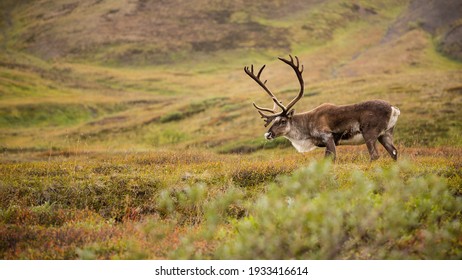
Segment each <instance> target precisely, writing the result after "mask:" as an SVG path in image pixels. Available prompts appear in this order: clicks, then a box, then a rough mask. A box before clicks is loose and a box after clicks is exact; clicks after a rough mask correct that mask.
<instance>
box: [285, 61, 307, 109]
mask: <svg viewBox="0 0 462 280" xmlns="http://www.w3.org/2000/svg"><path fill="white" fill-rule="evenodd" d="M289 57H290V61H289V60H287V59H285V58H282V57H279V60H281V61H282V62H284V63H286V64H287V65H289V66H290V67H292V69H294V71H295V74H296V75H297V79H298V82H299V83H300V91H299V93H298V95H297V96H296V97H295V98H294V99H292V101H290V102H289V104H288V105H287V107H286V108H287V110H290V109H291V108H292V107H293V106H294V105H295V103H297V102H298V101H299V100H300V98H302V97H303V92H304V90H305V84H304V81H303V76H302V73H303V70H304V69H303V65H302V66H301V68H300V61H299V59H298V57H297V56H295V60H296V64H295V63H294V59H293V57H292V55H290V54H289Z"/></svg>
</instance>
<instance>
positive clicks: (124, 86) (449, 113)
mask: <svg viewBox="0 0 462 280" xmlns="http://www.w3.org/2000/svg"><path fill="white" fill-rule="evenodd" d="M449 2H450V1H449ZM415 3H417V2H415V1H414V2H412V3H411V4H410V5H408V4H409V3H408V2H406V1H404V2H403V1H401V0H399V1H398V0H392V1H390V0H362V1H357V2H355V3H347V2H345V1H342V0H328V1H314V0H313V1H301V0H300V1H298V0H297V1H290V4H281V2H280V1H277V0H271V1H252V2H248V1H224V2H222V3H219V4H217V2H216V1H208V0H193V1H187V2H185V1H179V0H178V1H153V0H152V1H150V0H144V1H134V0H126V1H109V0H98V1H84V2H82V1H70V0H66V1H51V0H47V1H46V0H39V1H29V0H22V1H13V0H5V1H2V2H1V3H0V7H1V8H2V12H1V13H0V17H1V18H0V19H1V20H0V26H1V32H0V40H1V41H0V48H1V52H0V147H3V148H4V149H5V150H7V151H18V150H22V149H25V150H50V149H52V150H70V149H80V148H82V147H83V148H85V149H93V150H94V149H103V150H106V149H109V150H114V149H116V150H117V149H122V150H126V149H135V150H136V149H140V150H144V149H171V148H174V149H179V148H182V149H192V148H194V149H213V150H214V151H217V152H221V153H236V152H237V153H239V152H254V151H257V150H259V149H273V148H285V147H288V146H289V145H290V143H288V142H287V141H285V140H283V139H282V140H280V141H276V142H271V143H267V142H266V141H264V139H263V138H262V137H261V135H262V134H263V132H264V127H263V126H262V122H261V120H260V119H259V116H258V114H257V113H256V111H255V110H254V108H253V107H252V105H251V104H252V101H256V102H257V103H259V104H262V105H264V106H269V104H270V102H271V100H269V98H268V97H267V96H266V95H265V94H264V93H263V92H262V91H261V89H260V88H259V87H258V86H257V85H256V84H255V83H254V82H253V81H251V80H250V79H249V78H248V77H247V76H246V75H245V74H244V73H243V71H242V68H243V66H244V65H249V64H254V65H263V64H266V65H267V68H266V69H265V72H264V73H263V75H264V77H265V79H268V86H269V87H270V88H271V89H272V90H274V92H275V93H276V94H277V96H278V97H279V98H280V99H281V100H283V101H285V102H287V101H288V100H290V99H292V98H293V96H294V94H295V93H296V92H297V83H296V79H295V77H294V75H293V73H292V72H291V71H290V69H289V68H288V67H287V66H286V65H284V64H282V63H280V62H279V61H278V60H277V59H276V57H277V56H287V55H288V54H289V53H292V54H296V55H298V56H299V58H300V60H301V61H302V63H303V64H304V65H305V72H304V79H305V85H306V94H305V97H304V98H303V99H302V100H300V102H299V103H298V104H297V105H296V110H297V112H301V111H305V110H308V109H311V108H313V107H315V106H317V105H319V104H321V103H323V102H333V103H337V104H345V103H353V102H358V101H363V100H366V99H375V98H380V99H386V100H388V101H390V102H391V103H393V104H394V105H396V106H398V107H400V109H401V112H402V115H401V117H400V120H399V122H398V126H397V131H396V135H397V136H396V137H397V142H398V143H399V144H403V145H409V146H411V145H412V146H414V145H425V146H435V145H436V146H447V145H449V146H451V145H456V146H460V145H462V137H461V135H462V133H461V131H462V121H460V120H461V119H462V115H461V114H462V111H461V110H459V109H458V108H460V106H462V95H461V94H460V93H461V89H462V71H461V69H462V65H461V63H460V62H458V61H455V60H453V59H450V58H448V57H447V56H446V55H441V53H440V52H438V49H437V47H436V46H435V41H436V42H438V40H440V39H441V38H443V37H441V35H440V34H443V33H439V32H440V31H439V30H443V29H439V28H438V27H434V28H435V30H436V33H433V31H431V30H430V29H428V30H427V29H426V28H423V27H422V26H419V25H412V24H410V23H412V20H410V17H411V16H410V15H414V14H415V15H417V14H418V15H419V16H421V17H423V16H427V15H430V14H431V13H424V12H422V11H421V10H418V9H415V12H413V11H414V10H413V7H415V5H417V4H415ZM451 3H452V2H451ZM434 5H436V4H434ZM417 6H418V5H417ZM419 7H420V6H419ZM405 18H407V19H408V20H407V21H406V20H404V19H405ZM459 21H460V19H459ZM459 21H458V20H457V19H456V20H455V22H456V23H457V22H459ZM404 22H407V23H404ZM398 26H407V27H409V28H405V29H403V30H402V31H399V30H400V29H399V28H398ZM435 26H436V25H435ZM442 26H446V25H442ZM451 26H453V25H451ZM444 30H446V29H444ZM444 30H443V31H444ZM451 34H452V33H451ZM451 36H452V35H451ZM451 38H452V37H451Z"/></svg>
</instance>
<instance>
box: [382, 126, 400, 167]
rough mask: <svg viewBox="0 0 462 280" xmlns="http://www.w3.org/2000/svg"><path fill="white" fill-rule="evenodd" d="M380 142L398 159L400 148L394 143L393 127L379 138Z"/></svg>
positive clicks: (394, 158) (392, 156)
mask: <svg viewBox="0 0 462 280" xmlns="http://www.w3.org/2000/svg"><path fill="white" fill-rule="evenodd" d="M378 140H379V142H380V144H382V146H383V147H384V148H385V150H387V152H388V153H389V154H390V156H391V158H392V159H393V160H397V159H398V150H397V149H396V147H395V146H394V145H393V127H392V128H390V129H389V130H387V131H386V132H385V133H384V134H383V135H381V136H379V138H378Z"/></svg>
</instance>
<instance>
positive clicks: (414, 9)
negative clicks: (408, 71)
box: [384, 0, 462, 60]
mask: <svg viewBox="0 0 462 280" xmlns="http://www.w3.org/2000/svg"><path fill="white" fill-rule="evenodd" d="M416 28H421V29H423V30H425V31H427V32H429V33H430V34H432V35H433V36H435V37H437V41H438V48H439V50H440V51H441V52H442V53H444V54H446V55H448V56H451V57H454V58H457V59H459V60H462V1H459V0H412V1H411V3H410V5H409V7H408V8H407V10H406V11H405V12H404V13H403V14H401V15H400V17H399V18H398V19H397V20H396V21H395V22H394V23H393V24H392V25H391V26H390V29H389V31H388V33H387V35H386V36H385V38H384V40H386V41H387V40H391V39H394V38H397V37H399V36H402V35H403V34H405V33H406V32H408V31H410V30H412V29H416Z"/></svg>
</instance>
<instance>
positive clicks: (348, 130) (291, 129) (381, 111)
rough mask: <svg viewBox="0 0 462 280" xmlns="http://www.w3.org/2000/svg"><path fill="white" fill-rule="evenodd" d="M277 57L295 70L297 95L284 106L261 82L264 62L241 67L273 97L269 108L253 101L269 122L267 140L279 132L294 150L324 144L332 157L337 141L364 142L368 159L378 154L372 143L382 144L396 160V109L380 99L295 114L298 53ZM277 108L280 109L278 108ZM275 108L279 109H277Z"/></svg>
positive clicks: (302, 88)
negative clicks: (394, 134) (256, 71)
mask: <svg viewBox="0 0 462 280" xmlns="http://www.w3.org/2000/svg"><path fill="white" fill-rule="evenodd" d="M289 57H290V60H288V59H284V58H281V57H279V60H281V61H282V62H284V63H286V64H287V65H289V66H290V67H292V69H293V70H294V71H295V74H296V75H297V79H298V82H299V83H300V91H299V93H298V95H297V96H296V97H295V98H294V99H292V101H290V102H289V103H288V105H287V106H284V105H283V104H282V102H281V101H279V100H278V99H277V98H276V96H275V95H274V94H273V93H271V91H270V90H269V89H268V88H267V87H266V81H264V82H262V80H261V79H260V76H261V74H262V72H263V69H265V66H266V65H263V67H261V68H260V70H259V71H258V73H257V74H255V72H254V69H253V65H251V67H250V68H249V67H244V71H245V73H247V75H249V76H250V78H252V79H253V80H254V81H255V82H257V84H258V85H260V87H262V88H263V89H264V90H265V91H266V93H267V94H268V95H269V96H270V97H271V99H272V100H273V103H274V106H273V108H272V109H269V108H263V107H260V106H258V105H257V104H255V103H253V106H254V107H255V108H256V109H257V110H258V113H259V114H260V116H261V118H263V119H264V121H265V127H267V126H268V125H269V124H271V123H272V122H274V123H273V125H272V126H271V127H270V128H269V130H268V132H266V133H265V138H266V139H267V140H272V139H274V138H276V137H280V136H283V137H285V138H287V139H289V141H290V142H291V143H292V145H293V146H294V147H295V149H297V151H298V152H301V153H303V152H309V151H311V150H313V149H315V148H316V147H325V148H326V152H325V157H332V159H333V160H335V157H336V151H335V147H336V146H337V145H360V144H366V146H367V149H368V151H369V154H370V159H371V161H373V160H376V159H378V158H379V153H378V152H377V147H376V143H377V140H378V141H379V142H380V144H382V145H383V146H384V147H385V149H386V150H387V152H388V153H389V154H390V156H391V157H392V158H393V159H394V160H397V158H398V151H397V150H396V148H395V146H394V145H393V129H394V127H395V125H396V122H397V121H398V116H399V115H400V111H399V109H398V108H396V107H394V106H391V105H390V104H389V103H388V102H386V101H383V100H370V101H365V102H361V103H356V104H351V105H341V106H337V105H334V104H330V103H325V104H322V105H320V106H318V107H316V108H314V109H313V110H311V111H308V112H304V113H298V114H295V110H294V109H292V107H293V106H294V105H295V104H296V103H297V102H298V101H299V100H300V99H301V98H302V96H303V92H304V82H303V77H302V73H303V65H301V66H300V62H299V60H298V57H297V56H295V61H294V59H293V57H292V56H291V55H289ZM278 108H279V109H280V111H279V110H278ZM278 111H279V112H278Z"/></svg>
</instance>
